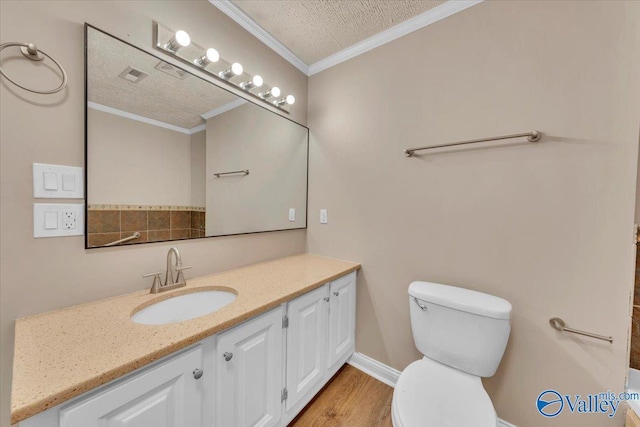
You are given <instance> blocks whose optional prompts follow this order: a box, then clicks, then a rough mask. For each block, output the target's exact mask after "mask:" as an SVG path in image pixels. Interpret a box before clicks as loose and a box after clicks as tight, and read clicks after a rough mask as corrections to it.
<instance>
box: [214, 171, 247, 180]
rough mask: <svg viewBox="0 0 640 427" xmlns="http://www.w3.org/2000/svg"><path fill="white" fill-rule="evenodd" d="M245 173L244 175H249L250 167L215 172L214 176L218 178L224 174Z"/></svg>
mask: <svg viewBox="0 0 640 427" xmlns="http://www.w3.org/2000/svg"><path fill="white" fill-rule="evenodd" d="M239 173H241V174H243V175H244V176H247V175H249V169H245V170H242V171H231V172H218V173H214V174H213V176H215V177H216V178H220V177H221V176H223V175H236V174H239Z"/></svg>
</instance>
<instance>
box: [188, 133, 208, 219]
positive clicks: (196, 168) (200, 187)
mask: <svg viewBox="0 0 640 427" xmlns="http://www.w3.org/2000/svg"><path fill="white" fill-rule="evenodd" d="M206 146H207V140H206V132H205V131H202V132H198V133H194V134H193V135H191V206H202V207H204V206H205V205H206V203H207V201H206V179H207V171H206V168H207V159H206V154H205V153H206Z"/></svg>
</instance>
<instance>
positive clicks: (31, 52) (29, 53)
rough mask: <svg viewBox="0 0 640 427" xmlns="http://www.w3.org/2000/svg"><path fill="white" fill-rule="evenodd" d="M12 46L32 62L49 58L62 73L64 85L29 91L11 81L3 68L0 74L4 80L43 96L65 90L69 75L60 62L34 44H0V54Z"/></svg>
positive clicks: (0, 69) (0, 68)
mask: <svg viewBox="0 0 640 427" xmlns="http://www.w3.org/2000/svg"><path fill="white" fill-rule="evenodd" d="M11 46H15V47H20V51H21V52H22V55H23V56H24V57H25V58H27V59H30V60H32V61H42V60H43V59H44V56H46V57H47V58H49V59H50V60H51V61H53V63H54V64H56V66H57V67H58V68H59V69H60V71H61V72H62V83H60V86H58V87H57V88H55V89H52V90H37V89H29V88H28V87H25V86H22V85H21V84H19V83H17V82H15V81H13V80H11V78H10V77H9V76H7V75H6V74H5V73H4V71H3V70H2V67H0V74H2V76H3V77H4V78H6V79H7V80H9V81H10V82H11V83H13V84H14V85H16V86H18V87H19V88H21V89H24V90H27V91H29V92H33V93H39V94H42V95H49V94H52V93H56V92H60V91H61V90H62V89H64V88H65V86H66V85H67V73H66V72H65V71H64V68H62V65H60V63H59V62H58V61H56V60H55V59H53V58H52V57H51V56H50V55H47V53H46V52H44V51H42V50H39V49H38V47H37V46H36V45H35V44H33V43H17V42H8V43H3V44H0V52H2V50H3V49H4V48H6V47H11ZM43 55H44V56H43Z"/></svg>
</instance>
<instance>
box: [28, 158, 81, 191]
mask: <svg viewBox="0 0 640 427" xmlns="http://www.w3.org/2000/svg"><path fill="white" fill-rule="evenodd" d="M83 184H84V181H83V176H82V168H80V167H77V166H58V165H46V164H43V163H34V164H33V197H38V198H47V199H83V198H84V188H83Z"/></svg>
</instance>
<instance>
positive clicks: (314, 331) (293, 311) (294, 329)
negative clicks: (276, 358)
mask: <svg viewBox="0 0 640 427" xmlns="http://www.w3.org/2000/svg"><path fill="white" fill-rule="evenodd" d="M329 300H330V298H329V287H328V285H324V286H323V287H321V288H319V289H316V290H315V291H311V292H309V293H307V294H305V295H302V296H301V297H298V298H296V299H295V300H293V301H291V302H290V303H289V304H288V306H287V316H288V322H289V325H288V327H287V372H286V390H287V398H286V400H285V402H286V411H287V412H288V413H290V412H291V410H292V409H294V412H297V411H295V410H298V409H302V407H304V405H305V404H306V402H305V401H304V398H305V397H306V396H308V395H309V393H310V392H311V393H312V394H315V392H317V389H319V388H321V387H322V385H323V384H324V381H323V380H324V379H325V375H326V372H327V337H328V332H329V321H328V320H329V319H328V316H329ZM299 403H301V405H299ZM298 407H300V408H298Z"/></svg>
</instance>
